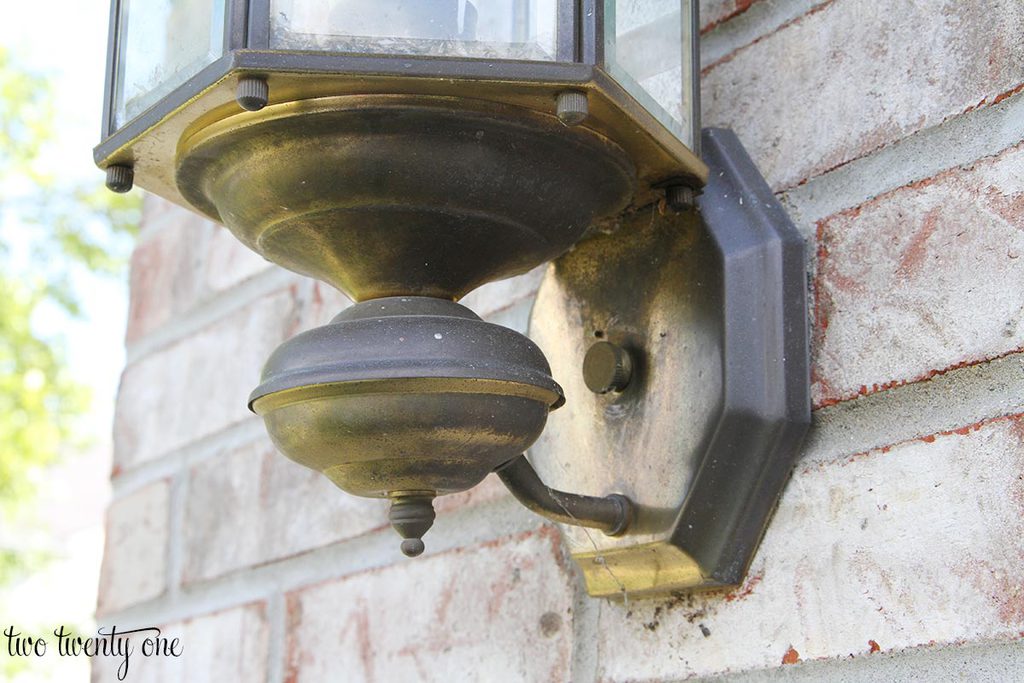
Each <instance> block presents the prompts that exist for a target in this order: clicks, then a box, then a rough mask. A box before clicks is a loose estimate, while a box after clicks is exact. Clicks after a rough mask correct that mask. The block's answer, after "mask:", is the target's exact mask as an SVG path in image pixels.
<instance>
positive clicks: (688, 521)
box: [530, 129, 810, 597]
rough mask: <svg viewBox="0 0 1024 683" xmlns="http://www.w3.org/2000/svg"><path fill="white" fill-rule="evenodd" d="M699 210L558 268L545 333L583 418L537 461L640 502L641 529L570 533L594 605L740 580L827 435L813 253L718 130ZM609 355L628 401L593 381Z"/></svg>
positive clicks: (576, 483)
mask: <svg viewBox="0 0 1024 683" xmlns="http://www.w3.org/2000/svg"><path fill="white" fill-rule="evenodd" d="M703 150H704V156H705V162H706V163H707V164H708V165H709V167H710V180H709V182H708V185H707V187H705V189H704V193H703V195H702V196H701V197H700V198H699V200H698V211H689V212H682V213H678V214H673V213H669V212H662V211H661V210H659V208H658V207H649V208H647V209H643V210H640V211H637V212H635V213H633V214H631V215H629V216H627V217H625V218H624V219H623V220H622V221H621V223H620V224H619V225H618V226H616V228H614V229H611V230H608V231H605V232H602V233H601V234H598V235H595V236H593V237H592V238H590V239H588V240H586V241H584V242H581V243H579V244H578V245H577V246H576V247H575V248H574V249H573V250H572V251H571V252H570V253H568V254H566V255H564V256H563V257H561V258H560V259H558V260H557V261H556V262H554V263H553V264H552V265H551V266H550V267H549V270H548V272H547V274H546V276H545V279H544V281H543V283H542V285H541V288H540V291H539V293H538V295H537V300H536V303H535V304H534V309H533V314H532V319H531V329H530V334H531V336H532V338H533V339H534V340H535V341H536V342H537V344H538V345H539V346H540V347H541V349H542V350H543V351H544V352H545V353H546V354H547V357H548V360H549V362H550V364H551V367H552V371H553V375H554V377H555V378H556V379H557V380H558V381H559V382H560V383H561V384H562V386H563V387H564V388H565V394H566V398H567V403H566V405H565V407H563V408H562V409H561V410H558V411H556V412H554V413H552V414H551V417H550V419H549V422H548V427H547V429H546V430H545V432H544V434H543V435H542V436H541V438H540V440H539V441H538V442H537V443H536V444H535V445H534V447H533V448H532V449H531V451H530V456H531V460H532V461H533V463H534V465H535V467H536V469H537V470H538V471H539V472H540V474H541V476H542V478H543V479H544V480H545V482H546V483H547V484H548V485H550V486H553V487H556V488H561V489H566V490H572V491H583V492H587V493H589V494H593V495H605V494H608V493H612V492H618V493H622V494H625V495H626V496H628V497H629V498H630V499H631V500H633V501H634V502H635V503H636V504H637V518H636V521H635V524H634V526H633V527H632V528H631V530H630V532H628V533H627V534H626V535H624V536H620V537H615V538H613V537H608V536H604V535H602V534H600V533H594V532H592V531H588V530H585V529H580V528H576V527H570V526H563V532H564V534H565V538H566V540H567V543H568V546H569V549H570V552H571V553H572V556H573V558H574V559H575V560H576V562H577V563H578V564H579V566H580V568H581V569H582V572H583V575H584V578H585V581H586V584H587V589H588V591H589V592H590V594H591V595H595V596H607V597H615V596H621V595H623V594H628V595H630V596H642V595H658V594H667V593H671V592H674V591H679V590H691V589H697V588H714V587H724V586H730V585H736V584H739V583H740V582H741V581H742V579H743V576H744V574H745V573H746V570H747V568H748V566H749V564H750V561H751V559H752V558H753V555H754V552H755V550H756V549H757V546H758V543H759V542H760V539H761V536H762V535H763V533H764V530H765V527H766V525H767V523H768V520H769V517H770V515H771V513H772V511H773V509H774V507H775V505H776V503H777V501H778V498H779V496H780V494H781V492H782V489H783V487H784V486H785V483H786V481H787V480H788V477H789V474H790V471H791V470H792V467H793V464H794V462H795V460H796V458H797V456H798V453H799V447H800V444H801V442H802V440H803V437H804V434H805V433H806V430H807V427H808V425H809V423H810V400H809V393H808V384H809V381H808V347H807V302H806V276H805V273H806V265H805V256H804V241H803V239H802V237H801V236H800V234H799V233H798V232H797V230H796V228H795V227H794V226H793V224H792V223H791V222H790V220H789V218H788V216H787V215H786V213H785V211H784V209H783V208H782V207H781V205H780V204H779V203H778V201H777V200H776V199H775V197H774V196H773V194H772V192H771V189H770V188H769V187H768V185H767V184H766V183H765V181H764V180H763V178H762V177H761V175H760V173H759V172H758V170H757V168H756V167H755V166H754V164H753V162H752V161H751V160H750V158H749V157H748V156H747V154H746V152H745V150H744V149H743V147H742V145H741V143H740V142H739V140H738V138H737V137H736V136H735V135H734V134H733V133H732V132H731V131H728V130H721V129H708V130H705V131H704V135H703ZM599 342H608V343H611V344H614V345H616V346H617V347H619V348H621V349H623V350H624V351H625V352H626V353H627V354H628V355H629V357H630V359H631V364H632V373H631V377H630V380H629V382H628V384H627V385H626V386H625V387H624V388H623V389H622V390H621V391H611V392H608V393H604V394H598V393H595V392H594V391H591V390H590V389H588V388H587V385H586V384H585V381H584V376H583V372H582V368H583V363H584V358H585V357H586V354H587V351H588V350H589V348H590V347H591V346H592V345H593V344H595V343H599Z"/></svg>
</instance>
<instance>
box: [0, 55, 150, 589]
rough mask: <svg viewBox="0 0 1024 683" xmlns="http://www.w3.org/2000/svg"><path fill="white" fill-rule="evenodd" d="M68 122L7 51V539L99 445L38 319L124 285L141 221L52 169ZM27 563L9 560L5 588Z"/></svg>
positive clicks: (1, 70) (1, 260)
mask: <svg viewBox="0 0 1024 683" xmlns="http://www.w3.org/2000/svg"><path fill="white" fill-rule="evenodd" d="M57 119H58V117H57V116H56V112H55V107H54V104H53V97H52V92H51V89H50V86H49V83H48V81H47V79H46V78H45V75H43V74H38V73H33V72H31V71H30V70H29V69H26V68H24V67H23V66H22V65H20V64H18V63H17V61H16V60H15V58H14V56H13V55H11V54H10V53H9V52H8V51H6V50H4V48H3V47H0V527H3V526H8V525H10V524H13V523H14V522H13V520H14V519H15V517H16V515H17V514H18V512H19V510H20V509H22V508H24V507H25V505H26V503H28V502H29V501H31V499H32V495H33V489H34V487H33V485H32V481H33V478H34V476H36V475H37V474H38V473H39V472H40V470H41V469H42V468H44V467H45V466H46V465H49V464H51V463H53V462H54V461H55V460H56V459H57V458H58V456H59V455H60V454H62V453H64V452H67V451H68V450H73V449H74V447H75V446H80V445H82V444H83V442H84V440H86V439H87V438H88V437H89V436H90V435H89V434H86V433H83V430H82V429H81V426H80V424H79V422H78V418H80V416H82V415H83V414H84V413H85V412H86V411H87V410H88V407H89V395H88V391H87V388H86V387H84V386H83V385H82V384H80V383H79V382H76V381H75V379H74V378H73V377H71V376H70V374H69V372H68V369H67V366H66V362H65V353H64V348H65V347H64V343H65V340H63V339H61V338H59V337H57V336H53V335H45V336H44V335H42V334H41V333H39V332H38V328H39V325H38V324H37V323H38V318H39V316H40V315H45V314H47V313H49V314H50V315H51V317H52V315H53V314H54V312H56V313H57V314H59V315H64V316H77V315H79V314H80V306H79V302H80V297H81V296H82V294H83V293H82V292H80V291H78V289H79V287H76V284H79V286H80V283H81V282H82V280H83V274H88V273H97V272H99V273H107V274H119V273H122V272H123V267H124V263H125V261H126V259H127V255H128V253H129V250H130V246H131V235H132V233H133V232H134V230H135V226H136V225H137V223H138V217H139V198H138V197H137V196H133V195H113V194H111V193H109V192H107V191H106V190H105V188H103V187H102V183H101V182H100V181H99V180H98V178H99V174H97V181H96V182H95V183H94V184H93V185H88V186H85V185H82V184H80V183H76V182H74V181H69V180H68V179H67V178H65V177H63V176H62V174H61V173H60V172H59V167H58V170H57V171H54V170H53V166H54V164H52V163H50V164H47V158H48V157H49V158H50V159H52V158H53V157H54V156H55V152H56V150H54V149H53V147H54V137H55V136H54V133H55V130H56V129H55V123H56V121H57ZM76 281H77V282H76ZM8 528H10V527H9V526H8ZM27 560H28V558H27V557H26V554H25V553H24V552H17V551H16V550H13V549H11V548H0V585H2V584H4V583H5V582H7V581H10V580H11V579H12V578H13V577H14V575H15V573H16V572H18V571H22V570H24V569H25V568H26V567H25V564H26V561H27Z"/></svg>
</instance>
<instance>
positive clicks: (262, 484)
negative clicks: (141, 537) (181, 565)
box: [184, 441, 397, 583]
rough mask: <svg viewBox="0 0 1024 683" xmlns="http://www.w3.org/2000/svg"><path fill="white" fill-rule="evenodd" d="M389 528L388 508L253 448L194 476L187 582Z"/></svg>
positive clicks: (208, 464) (221, 458)
mask: <svg viewBox="0 0 1024 683" xmlns="http://www.w3.org/2000/svg"><path fill="white" fill-rule="evenodd" d="M387 524H388V518H387V503H386V502H385V501H382V500H373V499H367V498H357V497H355V496H351V495H349V494H347V493H345V492H344V491H342V490H341V489H339V488H338V487H336V486H335V485H334V484H333V483H331V481H330V480H329V479H328V478H327V477H325V476H324V475H322V474H320V473H319V472H314V471H313V470H311V469H308V468H306V467H302V466H301V465H298V464H296V463H294V462H292V461H290V460H288V459H287V458H285V457H284V456H283V455H280V454H279V453H278V452H277V451H276V449H275V448H274V447H273V445H271V444H270V443H269V441H268V442H259V443H255V444H251V445H249V446H247V447H243V448H241V449H239V450H237V451H235V452H232V453H224V454H218V455H216V456H214V457H213V458H211V459H209V460H206V461H205V462H203V463H201V464H200V465H197V466H196V467H194V468H193V469H192V472H191V476H190V477H189V484H188V500H187V504H186V521H185V529H184V534H185V577H184V578H185V581H186V583H188V582H193V581H198V580H204V579H211V578H214V577H217V576H220V575H222V574H225V573H227V572H230V571H234V570H237V569H240V568H244V567H249V566H256V565H261V564H265V563H267V562H270V561H273V560H277V559H281V558H284V557H289V556H292V555H296V554H298V553H301V552H304V551H307V550H311V549H313V548H318V547H321V546H324V545H327V544H329V543H333V542H336V541H340V540H344V539H347V538H354V537H356V536H359V535H361V534H364V533H366V532H368V531H371V530H373V529H381V528H384V527H386V526H387ZM396 542H397V541H396Z"/></svg>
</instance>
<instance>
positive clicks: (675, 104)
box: [605, 0, 695, 147]
mask: <svg viewBox="0 0 1024 683" xmlns="http://www.w3.org/2000/svg"><path fill="white" fill-rule="evenodd" d="M693 1H695V0H605V68H606V69H607V70H608V72H609V73H610V74H611V75H612V77H613V78H615V80H617V81H618V82H619V83H620V84H621V85H622V86H623V87H624V88H625V89H626V90H628V91H629V93H630V94H631V95H632V96H633V97H635V98H636V99H637V101H639V102H640V104H642V105H643V106H644V108H645V109H647V110H648V111H650V112H651V113H652V114H654V116H655V117H657V119H658V120H659V121H661V122H662V124H664V125H665V127H666V128H668V129H669V130H671V131H672V132H673V133H674V134H675V135H676V137H678V138H679V139H680V140H682V141H683V142H684V143H686V144H687V145H688V146H690V147H692V146H693V126H692V121H693V118H692V117H693V95H694V93H693V84H694V78H693V67H694V65H693V34H692V31H693V30H694V27H693V26H692V23H693V22H692V19H691V17H692V7H693V5H692V2H693Z"/></svg>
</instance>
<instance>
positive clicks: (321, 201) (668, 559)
mask: <svg viewBox="0 0 1024 683" xmlns="http://www.w3.org/2000/svg"><path fill="white" fill-rule="evenodd" d="M697 26H698V24H697V20H696V2H691V1H690V0H645V1H643V2H639V1H638V0H333V1H331V0H115V1H114V2H113V8H112V12H111V31H110V49H109V75H108V88H107V94H106V111H105V116H104V130H103V140H102V142H101V143H100V145H99V146H98V147H97V148H96V152H95V156H96V162H97V164H98V165H99V166H100V167H101V168H104V169H106V172H107V184H108V186H109V187H110V188H111V189H112V190H115V191H126V190H128V189H129V188H130V187H131V186H132V184H133V183H137V184H138V185H140V186H142V187H144V188H145V189H147V190H149V191H151V192H153V193H155V194H157V195H160V196H162V197H164V198H166V199H168V200H170V201H172V202H175V203H177V204H180V205H182V206H187V207H191V208H193V209H195V210H197V211H199V212H200V213H202V214H204V215H206V216H209V217H210V218H212V219H214V220H217V221H220V222H221V223H223V224H224V225H226V226H227V227H228V228H229V229H230V230H231V231H232V232H233V233H234V234H235V235H236V236H237V237H238V238H239V239H240V240H241V241H242V242H244V243H245V244H246V245H248V246H249V247H251V248H252V249H253V250H255V251H256V252H258V253H260V254H262V255H263V256H264V257H266V258H267V259H269V260H271V261H273V262H275V263H278V264H280V265H282V266H284V267H286V268H289V269H291V270H294V271H296V272H299V273H303V274H305V275H309V276H312V277H315V278H318V279H320V280H323V281H325V282H328V283H330V284H331V285H334V286H335V287H337V288H338V289H340V290H341V291H343V292H345V293H346V294H348V295H349V296H351V297H352V298H353V299H354V300H355V301H356V302H357V303H356V304H355V305H353V306H352V307H350V308H348V309H346V310H345V311H344V312H342V313H341V314H340V315H338V316H337V317H336V318H335V319H334V320H333V321H332V322H331V323H330V324H329V325H326V326H324V327H321V328H318V329H315V330H311V331H309V332H305V333H303V334H300V335H298V336H297V337H295V338H294V339H291V340H289V341H288V342H286V343H284V344H283V345H282V346H281V347H280V348H278V349H277V351H275V352H274V354H273V355H272V356H271V358H270V360H269V362H268V363H267V365H266V368H265V369H264V372H263V379H262V383H261V384H260V386H259V387H258V388H257V389H256V390H255V391H254V392H253V393H252V396H251V400H250V406H251V408H252V409H253V410H254V411H255V412H256V413H258V414H259V415H261V416H262V417H263V419H264V420H265V422H266V426H267V429H268V431H269V433H270V436H271V437H272V439H273V440H274V443H275V444H277V446H278V448H279V449H280V450H281V451H282V452H283V453H284V454H286V455H287V456H288V457H290V458H292V459H293V460H296V461H297V462H300V463H302V464H304V465H307V466H309V467H312V468H314V469H316V470H319V471H321V472H323V473H324V474H325V475H327V476H328V477H330V478H331V480H333V481H334V482H335V483H336V484H337V485H338V486H339V487H341V488H342V489H344V490H346V491H348V492H350V493H353V494H356V495H361V496H372V497H386V498H389V499H391V500H392V503H393V504H392V508H391V513H390V518H391V521H392V524H393V525H394V527H395V528H396V529H397V530H398V532H399V533H400V534H401V535H402V537H403V538H404V539H405V540H404V541H403V542H402V550H403V551H404V552H405V553H406V554H408V555H418V554H419V553H421V552H422V551H423V542H422V541H421V540H420V538H421V536H422V535H423V534H424V533H425V532H426V531H427V530H428V529H429V528H430V526H431V524H432V523H433V520H434V511H433V506H432V501H433V499H434V498H435V497H436V496H439V495H443V494H447V493H453V492H456V491H462V490H465V489H468V488H470V487H472V486H474V485H476V484H478V483H479V482H480V481H481V480H482V479H483V478H484V477H485V476H486V475H487V474H488V473H490V472H497V473H498V474H499V476H500V477H501V479H502V480H503V481H504V482H505V484H506V485H507V486H508V487H509V488H510V489H511V490H512V492H513V493H514V494H515V496H516V497H517V498H518V499H519V500H521V501H522V502H523V503H524V504H525V505H526V506H527V507H529V508H531V509H532V510H535V511H537V512H539V513H540V514H543V515H546V516H547V517H550V518H552V519H554V520H556V521H558V522H560V523H562V524H564V525H566V527H565V530H566V534H567V541H568V543H569V546H570V549H571V550H572V553H573V555H574V557H575V558H576V560H577V561H578V562H579V564H580V566H581V568H582V569H583V572H584V574H585V576H586V580H587V584H588V589H589V590H590V592H591V593H592V594H594V595H616V594H621V593H623V592H628V593H630V594H649V593H661V592H667V591H672V590H679V589H686V588H694V587H700V586H716V585H729V584H735V583H738V582H739V581H740V580H741V579H742V576H743V574H744V572H745V571H746V567H747V565H748V563H749V561H750V559H751V557H752V554H753V552H754V550H755V548H756V546H757V543H758V541H759V539H760V536H761V534H762V533H763V531H764V528H765V525H766V524H767V520H768V517H769V515H770V513H771V510H772V508H773V506H774V504H775V502H776V501H777V499H778V496H779V493H780V491H781V489H782V486H783V485H784V483H785V481H786V478H787V476H788V474H789V471H790V469H791V466H792V464H793V461H794V458H795V456H796V452H797V447H798V445H799V442H800V440H801V438H802V436H803V434H804V431H805V429H806V426H807V423H808V420H809V407H808V406H809V402H808V396H807V384H808V379H807V348H806V344H807V342H806V329H805V300H804V259H803V243H802V240H801V239H800V238H799V236H798V235H797V234H796V232H795V230H794V229H793V227H792V225H791V224H790V223H789V221H788V219H787V218H786V216H785V214H784V212H783V211H782V209H781V207H780V206H779V205H778V204H777V203H776V201H775V199H774V197H773V196H772V194H771V192H770V191H769V189H768V187H767V186H766V185H765V183H764V182H763V180H762V179H761V177H760V175H758V173H757V171H756V169H755V168H754V166H753V164H752V163H751V162H750V160H749V159H748V158H747V156H746V154H745V153H744V151H743V150H742V147H741V146H740V145H739V143H738V141H737V140H736V138H735V137H734V136H733V135H732V134H731V133H729V132H728V131H720V130H711V131H705V132H704V134H703V136H701V134H700V132H699V126H698V111H699V107H698V103H697V99H698V97H697V75H698V71H699V70H698V63H697V56H696V55H697V51H696V44H697ZM702 144H703V148H704V160H703V161H702V160H701V158H700V156H699V155H698V152H699V148H700V146H701V145H702ZM709 166H710V173H709ZM701 192H702V193H703V194H702V195H701V196H700V198H699V199H695V197H696V196H697V195H700V194H701ZM698 207H699V211H698ZM553 259H554V263H553V264H552V265H551V266H550V268H549V270H548V273H547V276H546V278H545V281H544V283H543V285H542V287H541V291H540V293H539V295H538V298H537V302H536V305H535V308H534V312H533V317H532V327H531V334H532V336H533V339H534V341H531V340H530V339H528V338H527V337H525V336H523V335H520V334H518V333H516V332H513V331H511V330H508V329H505V328H503V327H500V326H498V325H494V324H490V323H486V322H484V321H482V320H481V319H480V318H479V317H477V316H476V315H474V314H473V313H472V312H471V311H469V310H468V309H467V308H465V307H463V306H461V305H459V304H458V303H456V302H457V301H458V300H459V299H460V298H461V297H462V296H463V295H465V294H467V293H468V292H470V291H471V290H473V289H475V288H476V287H478V286H480V285H482V284H484V283H487V282H490V281H493V280H498V279H501V278H505V277H509V276H512V275H516V274H518V273H523V272H525V271H527V270H529V269H531V268H534V267H536V266H538V265H540V264H542V263H545V262H547V261H551V260H553ZM535 342H536V343H535ZM541 349H544V350H545V351H547V354H548V356H547V359H546V358H545V355H544V353H542V351H541ZM548 359H550V361H551V366H550V367H549V365H548ZM556 379H557V382H556ZM559 383H561V385H560V384H559ZM562 387H565V388H566V391H564V392H563V388H562ZM563 406H564V407H563ZM556 408H561V410H559V411H557V412H555V413H553V414H552V419H551V423H550V425H549V426H548V429H547V430H546V431H545V424H546V422H547V421H548V414H549V412H550V411H552V410H553V409H556ZM535 442H536V445H534V444H535ZM531 445H534V450H533V456H534V457H533V459H534V462H535V463H536V465H537V468H538V469H539V470H540V473H541V474H542V475H543V476H544V477H545V479H546V480H548V481H549V482H550V483H554V484H558V485H559V486H560V487H561V488H568V489H572V490H580V491H586V492H589V493H592V494H596V495H598V496H604V497H591V496H583V495H575V494H569V493H562V492H560V491H556V490H552V489H549V488H548V487H547V486H545V485H544V484H543V483H541V479H540V478H539V476H538V473H537V471H535V470H534V469H533V466H531V464H530V462H529V461H528V460H527V459H526V457H525V456H524V455H523V454H524V452H525V451H526V449H527V448H529V447H530V446H531ZM586 527H591V528H596V529H599V530H601V531H603V532H604V534H591V533H590V532H587V531H586ZM580 529H582V530H583V531H580Z"/></svg>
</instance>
